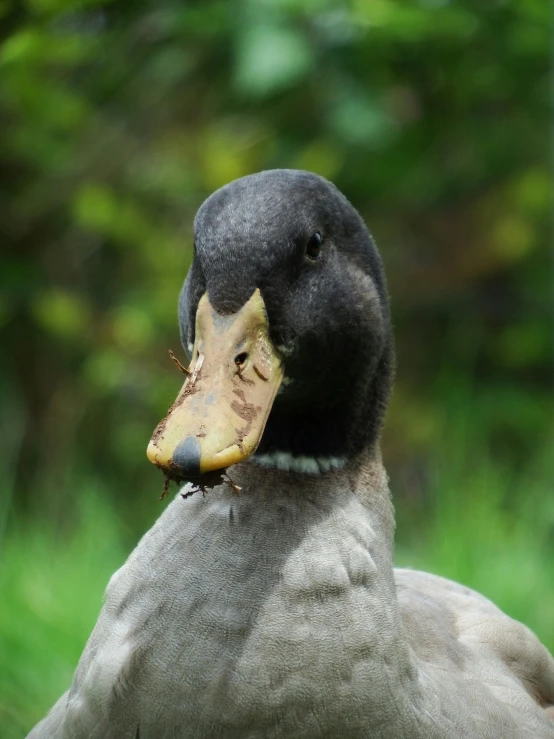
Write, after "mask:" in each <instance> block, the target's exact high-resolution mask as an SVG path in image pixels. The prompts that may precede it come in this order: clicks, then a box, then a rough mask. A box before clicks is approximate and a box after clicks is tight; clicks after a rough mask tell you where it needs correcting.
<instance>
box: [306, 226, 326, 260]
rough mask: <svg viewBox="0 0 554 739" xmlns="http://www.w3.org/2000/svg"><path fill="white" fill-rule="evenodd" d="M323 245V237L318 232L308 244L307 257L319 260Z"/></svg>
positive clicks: (311, 237)
mask: <svg viewBox="0 0 554 739" xmlns="http://www.w3.org/2000/svg"><path fill="white" fill-rule="evenodd" d="M322 244H323V237H322V235H321V234H320V233H319V231H316V232H315V233H314V234H312V235H311V236H310V238H309V239H308V242H307V243H306V256H308V257H309V258H310V259H317V258H318V257H319V254H320V252H321V245H322Z"/></svg>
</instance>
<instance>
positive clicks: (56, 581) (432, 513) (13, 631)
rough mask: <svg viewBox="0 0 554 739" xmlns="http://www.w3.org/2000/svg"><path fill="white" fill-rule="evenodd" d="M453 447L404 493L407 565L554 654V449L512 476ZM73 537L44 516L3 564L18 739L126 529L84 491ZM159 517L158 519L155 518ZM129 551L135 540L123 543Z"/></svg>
mask: <svg viewBox="0 0 554 739" xmlns="http://www.w3.org/2000/svg"><path fill="white" fill-rule="evenodd" d="M455 441H456V440H455V439H453V438H450V439H449V441H448V442H447V443H445V445H444V446H443V447H442V448H437V449H436V450H435V453H434V454H433V455H432V458H433V459H434V460H436V461H435V465H434V467H433V468H432V470H431V471H430V474H429V479H428V481H427V483H426V490H425V495H424V496H423V497H422V498H421V499H420V500H419V501H417V502H416V503H415V504H414V503H413V502H410V500H409V498H407V497H405V496H402V498H401V497H400V496H396V504H397V508H398V519H399V527H398V534H397V560H398V562H399V564H402V565H408V566H413V567H418V568H421V569H426V570H430V571H432V572H436V573H438V574H442V575H445V576H447V577H451V578H453V579H456V580H459V581H461V582H463V583H465V584H467V585H469V586H471V587H474V588H476V589H477V590H479V591H481V592H482V593H483V594H485V595H487V596H488V597H490V598H491V599H492V600H494V601H495V602H496V603H497V604H498V605H499V606H500V607H501V608H503V609H504V610H505V611H506V612H507V613H509V614H510V615H512V616H514V617H515V618H518V619H520V620H522V621H524V622H525V623H527V624H528V625H529V626H530V627H531V628H533V629H534V630H535V631H536V633H537V634H538V635H539V636H540V638H541V639H542V640H543V641H544V642H545V643H546V644H547V645H548V646H549V647H550V649H551V650H552V649H554V629H553V628H552V624H554V570H553V568H552V564H551V563H552V561H553V555H554V542H553V539H552V532H553V531H554V495H552V490H551V487H550V484H551V468H552V463H551V461H550V454H549V450H548V449H546V448H545V450H544V452H543V453H540V454H539V453H537V455H536V456H535V458H534V459H532V460H530V461H529V464H528V465H527V466H526V467H525V468H522V469H519V470H517V471H514V470H513V469H507V468H505V467H503V466H502V465H500V464H499V463H498V462H494V461H493V459H492V458H490V457H486V456H484V454H483V453H482V456H480V457H479V456H478V455H477V454H475V453H473V452H472V450H471V448H470V447H469V446H468V445H467V444H466V445H465V446H464V444H460V443H455ZM79 500H80V509H79V515H78V516H77V522H76V523H75V525H74V527H73V529H72V532H71V534H70V535H69V536H67V535H64V534H63V532H62V531H55V530H53V529H52V528H50V527H49V526H48V525H46V524H45V522H44V521H42V520H40V518H35V519H34V520H31V521H27V522H25V524H21V525H12V526H11V528H10V530H9V531H8V533H7V535H6V536H5V538H4V541H3V545H2V558H1V563H0V592H1V593H2V598H1V599H0V726H1V727H2V737H3V739H16V738H17V739H19V738H20V737H21V736H24V735H25V733H26V731H28V730H29V729H30V728H31V727H32V726H33V725H34V723H35V722H36V721H38V720H39V719H40V718H41V717H42V716H43V715H44V714H45V712H46V711H47V710H48V709H49V708H50V707H51V706H52V705H53V703H54V702H55V701H56V700H57V698H58V697H59V696H60V695H61V694H62V693H63V692H64V691H65V690H66V689H67V687H68V686H69V684H70V682H71V677H72V673H73V670H74V668H75V665H76V663H77V660H78V658H79V655H80V653H81V651H82V649H83V647H84V644H85V642H86V639H87V637H88V635H89V633H90V631H91V629H92V627H93V625H94V622H95V620H96V617H97V615H98V611H99V609H100V607H101V598H102V593H103V591H104V588H105V586H106V583H107V581H108V579H109V577H110V575H111V574H112V573H113V572H114V570H115V569H117V567H118V566H120V565H121V564H122V562H123V561H124V559H125V556H126V553H127V551H128V550H129V544H128V529H127V528H126V525H125V524H124V523H123V521H122V520H121V518H119V517H118V515H117V514H116V513H115V511H114V509H113V508H112V507H111V506H110V505H109V504H108V503H106V497H103V496H102V495H100V494H99V493H98V491H96V490H94V489H93V488H92V487H91V486H88V487H87V486H86V485H84V486H81V488H80V494H79ZM157 512H158V511H157V510H154V511H153V515H155V514H156V513H157ZM124 542H126V543H124Z"/></svg>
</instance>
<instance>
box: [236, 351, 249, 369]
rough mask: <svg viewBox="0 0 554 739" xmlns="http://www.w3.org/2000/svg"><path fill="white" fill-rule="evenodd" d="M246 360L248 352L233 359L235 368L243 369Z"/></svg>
mask: <svg viewBox="0 0 554 739" xmlns="http://www.w3.org/2000/svg"><path fill="white" fill-rule="evenodd" d="M247 359H248V352H241V353H240V354H237V356H236V357H235V364H236V365H237V367H244V365H245V364H246V361H247Z"/></svg>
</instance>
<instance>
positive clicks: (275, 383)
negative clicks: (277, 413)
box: [147, 289, 283, 479]
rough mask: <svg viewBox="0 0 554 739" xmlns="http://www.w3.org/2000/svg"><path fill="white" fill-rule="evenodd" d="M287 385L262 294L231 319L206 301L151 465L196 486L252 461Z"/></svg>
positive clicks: (150, 455) (202, 302)
mask: <svg viewBox="0 0 554 739" xmlns="http://www.w3.org/2000/svg"><path fill="white" fill-rule="evenodd" d="M282 379H283V368H282V365H281V360H280V358H279V356H278V355H277V352H276V350H275V347H274V346H273V343H272V341H271V339H270V338H269V326H268V320H267V314H266V310H265V304H264V301H263V298H262V296H261V294H260V291H259V290H258V289H256V290H255V292H254V293H253V295H252V297H251V298H250V299H249V300H248V302H247V303H245V305H243V306H242V308H241V309H240V310H239V311H238V312H237V313H234V314H232V315H228V316H224V315H220V314H219V313H216V312H215V310H214V309H213V308H212V306H211V304H210V300H209V298H208V294H207V293H204V295H203V296H202V298H201V299H200V302H199V304H198V310H197V312H196V340H195V343H194V348H193V351H192V361H191V364H190V368H189V374H188V377H187V379H186V381H185V384H184V385H183V387H182V389H181V392H180V393H179V395H178V396H177V400H176V401H175V403H174V404H173V405H172V406H171V408H170V409H169V412H168V414H167V416H166V417H165V418H164V419H163V420H162V421H161V422H160V423H159V424H158V426H157V428H156V430H155V431H154V435H153V436H152V439H151V441H150V444H149V445H148V450H147V456H148V459H149V460H150V461H151V462H152V463H153V464H155V465H156V466H157V467H160V468H161V469H162V470H163V471H164V472H165V473H166V474H167V475H168V476H169V477H172V478H174V479H196V478H198V477H200V476H201V475H203V474H205V473H206V472H211V471H214V470H223V469H225V468H226V467H228V466H229V465H232V464H236V463H237V462H240V461H242V460H243V459H246V458H247V457H249V456H250V455H251V454H252V453H253V452H254V451H255V450H256V448H257V446H258V444H259V442H260V439H261V437H262V433H263V430H264V428H265V424H266V421H267V417H268V416H269V412H270V410H271V406H272V404H273V400H274V398H275V395H276V393H277V390H278V389H279V386H280V384H281V381H282Z"/></svg>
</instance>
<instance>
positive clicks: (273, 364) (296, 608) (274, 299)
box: [29, 170, 554, 739]
mask: <svg viewBox="0 0 554 739" xmlns="http://www.w3.org/2000/svg"><path fill="white" fill-rule="evenodd" d="M179 319H180V328H181V336H182V339H183V345H184V347H185V349H186V350H187V351H188V352H189V353H190V355H191V367H190V371H189V374H188V376H187V380H186V381H185V384H184V386H183V389H182V391H181V393H180V394H179V396H178V398H177V401H176V402H175V403H174V405H173V406H172V407H171V409H170V411H169V413H168V416H167V417H166V418H165V419H164V420H163V421H162V422H161V423H160V424H159V426H158V428H157V429H156V431H155V433H154V436H153V437H152V441H151V443H150V445H149V448H148V456H149V458H150V459H151V461H153V462H154V463H155V464H156V465H157V466H158V467H160V468H161V469H162V470H163V471H164V473H165V474H166V476H168V477H172V478H174V479H176V480H192V481H193V482H188V483H187V485H186V486H185V487H184V488H183V492H184V494H185V496H186V499H183V498H182V497H181V495H178V496H177V498H176V499H175V500H174V501H173V502H172V503H171V504H170V505H169V506H168V507H167V509H166V511H165V512H164V513H163V514H162V516H161V517H160V518H159V520H158V521H157V522H156V524H155V525H154V526H153V528H152V529H151V530H150V531H149V532H148V533H147V534H146V535H145V536H144V537H143V539H142V540H141V542H140V543H139V544H138V546H137V547H136V549H135V551H134V552H133V553H132V554H131V556H130V557H129V559H128V561H127V562H126V564H125V565H124V566H123V567H122V568H121V569H120V570H119V571H118V572H116V573H115V575H114V576H113V577H112V579H111V581H110V583H109V585H108V588H107V591H106V598H105V603H104V606H103V608H102V611H101V613H100V616H99V619H98V622H97V624H96V627H95V629H94V631H93V632H92V634H91V637H90V639H89V641H88V643H87V645H86V647H85V650H84V652H83V655H82V657H81V660H80V662H79V665H78V667H77V670H76V672H75V676H74V679H73V683H72V685H71V688H70V689H69V691H68V692H67V693H66V694H65V695H64V696H62V697H61V698H60V700H59V701H58V702H57V703H56V705H55V706H54V708H53V709H52V710H51V712H50V713H49V714H48V716H46V718H45V719H44V720H43V721H42V722H41V723H40V724H38V725H37V726H36V727H35V729H34V730H33V731H32V732H31V734H30V735H29V736H30V738H31V739H220V738H221V739H235V738H236V739H281V738H283V739H285V738H286V739H343V738H345V737H348V739H362V738H363V739H369V738H371V739H400V738H401V737H402V738H404V739H435V738H436V739H450V738H452V739H454V738H456V739H458V738H459V737H464V738H465V739H523V738H525V737H538V738H539V739H548V738H552V739H554V721H553V720H552V719H551V716H552V714H553V712H554V709H552V705H553V704H554V661H553V659H552V657H551V656H550V654H549V653H548V651H547V650H546V649H545V648H544V647H543V646H542V645H541V644H540V643H539V642H538V640H537V639H536V637H535V636H534V635H533V634H532V633H531V632H530V631H529V630H528V629H526V627H524V626H523V625H521V624H519V623H517V622H515V621H513V620H512V619H510V618H508V617H507V616H505V615H504V614H502V612H501V611H499V610H498V609H497V608H496V607H495V606H494V605H493V604H492V603H490V602H489V601H488V600H486V599H485V598H483V597H482V596H480V595H478V594H476V593H474V592H473V591H471V590H469V589H467V588H464V587H462V586H461V585H457V584H456V583H452V582H450V581H447V580H443V579H442V578H438V577H434V576H433V575H427V574H425V573H418V572H413V571H409V570H394V566H393V559H394V543H393V542H394V513H393V507H392V503H391V499H390V494H389V490H388V485H387V476H386V473H385V470H384V468H383V465H382V461H381V455H380V450H379V434H380V428H381V423H382V419H383V415H384V411H385V408H386V403H387V400H388V396H389V392H390V387H391V383H392V376H393V373H394V350H393V343H392V337H391V331H390V320H389V312H388V301H387V294H386V286H385V280H384V275H383V272H382V267H381V262H380V258H379V255H378V253H377V250H376V248H375V245H374V244H373V241H372V240H371V237H370V236H369V234H368V232H367V229H366V228H365V225H364V224H363V221H362V219H361V218H360V216H359V215H358V214H357V213H356V211H355V210H354V209H353V208H352V206H351V205H350V204H349V203H348V201H347V200H346V199H345V198H344V196H342V195H341V194H340V193H339V192H338V190H336V188H335V187H334V186H333V185H331V184H330V183H328V182H327V181H325V180H323V179H322V178H320V177H317V176H316V175H312V174H310V173H306V172H295V171H291V170H274V171H270V172H264V173H260V174H259V175H254V176H251V177H246V178H243V179H241V180H238V181H237V182H235V183H232V184H231V185H229V186H227V187H225V188H222V189H221V190H219V191H217V192H216V193H215V194H214V195H212V196H211V197H210V198H209V199H208V200H207V201H206V203H205V204H204V205H203V206H202V208H201V209H200V211H199V214H198V216H197V218H196V222H195V258H194V261H193V265H192V268H191V271H190V273H189V275H188V277H187V280H186V282H185V286H184V289H183V291H182V293H181V298H180V308H179ZM216 346H217V347H219V348H218V350H217V352H216V351H215V350H214V349H213V347H216ZM214 409H215V410H214ZM222 459H225V466H226V465H228V464H232V465H233V466H232V467H231V470H232V477H233V481H234V483H235V489H234V490H233V489H232V488H231V487H230V486H229V485H226V484H219V485H217V484H216V485H215V486H213V487H212V489H210V490H209V491H208V492H207V494H206V495H202V493H201V492H200V491H199V490H198V489H197V485H198V478H199V477H200V479H207V478H206V477H205V476H206V475H207V474H208V472H210V471H213V470H215V471H216V472H217V471H218V470H219V469H220V468H221V467H222V466H223V465H222V464H221V463H220V462H221V460H222ZM229 460H231V461H229ZM218 465H219V466H218ZM202 476H204V477H202ZM238 488H240V492H239V494H236V492H237V491H238ZM194 490H196V493H195V494H194V495H192V492H193V491H194Z"/></svg>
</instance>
